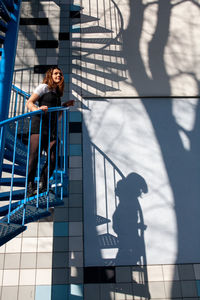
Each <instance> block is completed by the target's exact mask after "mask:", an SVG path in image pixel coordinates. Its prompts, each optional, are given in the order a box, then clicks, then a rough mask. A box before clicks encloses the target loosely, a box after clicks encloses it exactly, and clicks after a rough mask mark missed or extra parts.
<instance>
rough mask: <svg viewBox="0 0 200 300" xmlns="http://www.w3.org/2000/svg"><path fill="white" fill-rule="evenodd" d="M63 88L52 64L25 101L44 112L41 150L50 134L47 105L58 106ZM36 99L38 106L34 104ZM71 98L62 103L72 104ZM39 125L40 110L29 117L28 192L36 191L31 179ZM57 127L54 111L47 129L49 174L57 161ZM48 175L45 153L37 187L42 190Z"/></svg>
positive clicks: (61, 81)
mask: <svg viewBox="0 0 200 300" xmlns="http://www.w3.org/2000/svg"><path fill="white" fill-rule="evenodd" d="M63 91H64V76H63V73H62V71H61V70H60V69H59V68H58V67H53V68H51V69H49V70H48V71H47V72H46V75H45V78H44V80H43V83H42V84H40V85H39V86H38V87H37V88H36V89H35V90H34V92H33V94H32V95H31V97H30V98H29V100H28V101H27V104H26V105H27V107H28V109H29V110H30V111H37V110H43V111H44V112H45V114H44V115H43V117H42V136H41V151H42V150H45V151H46V152H47V154H48V134H49V114H47V113H46V112H47V110H48V108H49V107H56V106H61V100H60V98H61V97H62V96H63ZM36 101H37V102H38V104H39V105H38V106H37V105H36V104H35V103H36ZM73 103H74V101H68V102H65V103H64V104H62V105H63V106H70V105H73ZM39 128H40V114H38V115H36V116H34V117H33V118H32V123H31V138H30V156H29V168H28V196H31V195H33V194H35V193H36V184H35V183H34V179H35V175H36V170H37V162H38V148H39V139H40V136H39ZM56 131H57V113H56V112H55V113H51V132H50V171H49V173H50V174H49V176H51V175H52V173H53V171H54V169H55V163H56ZM47 176H48V157H47V161H46V163H45V165H44V167H43V169H42V172H41V176H40V190H44V189H45V188H46V186H47Z"/></svg>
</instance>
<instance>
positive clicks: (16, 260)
mask: <svg viewBox="0 0 200 300" xmlns="http://www.w3.org/2000/svg"><path fill="white" fill-rule="evenodd" d="M19 264H20V253H7V254H5V262H4V269H18V268H19Z"/></svg>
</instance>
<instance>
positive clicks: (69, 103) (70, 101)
mask: <svg viewBox="0 0 200 300" xmlns="http://www.w3.org/2000/svg"><path fill="white" fill-rule="evenodd" d="M74 103H75V100H69V101H66V102H64V103H62V106H65V107H68V106H74Z"/></svg>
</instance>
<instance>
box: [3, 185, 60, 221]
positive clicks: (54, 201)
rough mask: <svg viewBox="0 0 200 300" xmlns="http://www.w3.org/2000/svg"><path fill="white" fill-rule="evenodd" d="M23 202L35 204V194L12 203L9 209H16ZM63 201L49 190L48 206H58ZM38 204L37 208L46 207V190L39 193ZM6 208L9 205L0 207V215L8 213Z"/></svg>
mask: <svg viewBox="0 0 200 300" xmlns="http://www.w3.org/2000/svg"><path fill="white" fill-rule="evenodd" d="M23 191H24V190H23ZM16 192H17V191H16ZM23 196H24V194H23ZM25 203H26V204H29V205H32V206H36V205H37V195H36V196H32V197H29V198H26V199H23V200H20V201H17V202H14V203H12V205H11V211H13V210H14V209H16V208H17V207H18V206H20V205H24V204H25ZM63 203H64V202H63V200H60V199H59V198H57V197H56V196H55V195H54V194H52V193H51V192H50V193H49V205H48V206H49V207H54V206H60V205H63ZM38 206H39V208H46V207H47V193H46V192H45V193H40V194H39V197H38ZM8 209H9V205H5V206H2V207H0V216H5V215H6V214H7V213H8Z"/></svg>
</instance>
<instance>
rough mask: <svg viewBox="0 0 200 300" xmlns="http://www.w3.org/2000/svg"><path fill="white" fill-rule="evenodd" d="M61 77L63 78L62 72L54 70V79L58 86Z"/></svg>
mask: <svg viewBox="0 0 200 300" xmlns="http://www.w3.org/2000/svg"><path fill="white" fill-rule="evenodd" d="M61 77H62V73H61V71H60V70H58V69H54V70H53V74H52V79H53V82H54V83H56V84H58V83H59V82H60V80H61Z"/></svg>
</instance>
